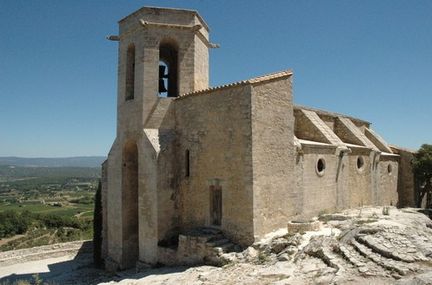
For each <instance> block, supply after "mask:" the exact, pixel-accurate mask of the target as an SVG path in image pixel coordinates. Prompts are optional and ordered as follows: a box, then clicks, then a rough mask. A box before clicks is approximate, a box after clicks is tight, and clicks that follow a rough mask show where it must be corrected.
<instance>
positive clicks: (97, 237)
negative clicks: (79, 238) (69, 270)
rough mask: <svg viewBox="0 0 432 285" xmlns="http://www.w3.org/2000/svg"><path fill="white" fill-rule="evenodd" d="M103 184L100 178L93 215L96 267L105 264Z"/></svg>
mask: <svg viewBox="0 0 432 285" xmlns="http://www.w3.org/2000/svg"><path fill="white" fill-rule="evenodd" d="M102 218H103V216H102V184H101V181H100V180H99V184H98V188H97V190H96V194H95V207H94V216H93V262H94V264H95V266H96V267H102V266H103V260H102Z"/></svg>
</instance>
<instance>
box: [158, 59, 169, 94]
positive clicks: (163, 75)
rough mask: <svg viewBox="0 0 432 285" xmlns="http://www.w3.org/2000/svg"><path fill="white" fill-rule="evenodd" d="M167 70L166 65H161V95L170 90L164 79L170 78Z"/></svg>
mask: <svg viewBox="0 0 432 285" xmlns="http://www.w3.org/2000/svg"><path fill="white" fill-rule="evenodd" d="M165 68H166V66H164V65H159V93H164V92H168V89H166V87H165V80H164V78H168V74H165Z"/></svg>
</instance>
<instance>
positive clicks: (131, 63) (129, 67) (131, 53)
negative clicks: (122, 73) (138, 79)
mask: <svg viewBox="0 0 432 285" xmlns="http://www.w3.org/2000/svg"><path fill="white" fill-rule="evenodd" d="M134 89H135V46H134V45H133V44H132V45H130V46H129V47H128V50H127V55H126V96H125V99H126V101H128V100H133V99H134V97H135V94H134Z"/></svg>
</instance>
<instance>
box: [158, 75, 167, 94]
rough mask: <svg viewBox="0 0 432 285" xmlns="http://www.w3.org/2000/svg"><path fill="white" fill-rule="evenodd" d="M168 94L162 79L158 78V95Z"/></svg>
mask: <svg viewBox="0 0 432 285" xmlns="http://www.w3.org/2000/svg"><path fill="white" fill-rule="evenodd" d="M165 92H168V90H167V89H166V87H165V81H164V80H163V78H159V93H165Z"/></svg>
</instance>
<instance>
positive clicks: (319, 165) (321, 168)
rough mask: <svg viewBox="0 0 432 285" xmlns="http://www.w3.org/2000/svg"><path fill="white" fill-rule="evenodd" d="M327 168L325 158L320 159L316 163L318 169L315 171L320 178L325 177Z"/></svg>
mask: <svg viewBox="0 0 432 285" xmlns="http://www.w3.org/2000/svg"><path fill="white" fill-rule="evenodd" d="M325 168H326V164H325V160H324V158H320V159H318V161H317V163H316V169H315V170H316V172H317V174H318V175H319V176H323V175H324V170H325Z"/></svg>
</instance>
